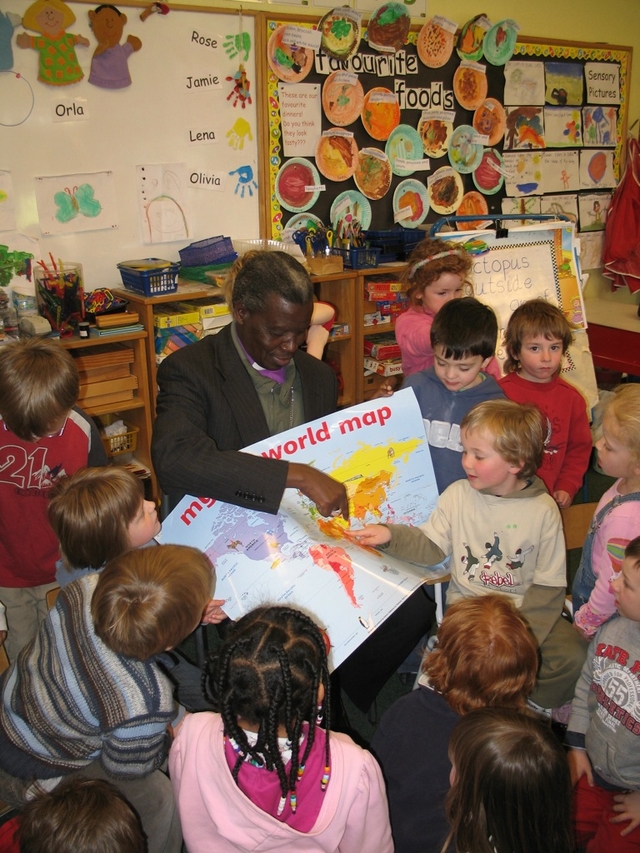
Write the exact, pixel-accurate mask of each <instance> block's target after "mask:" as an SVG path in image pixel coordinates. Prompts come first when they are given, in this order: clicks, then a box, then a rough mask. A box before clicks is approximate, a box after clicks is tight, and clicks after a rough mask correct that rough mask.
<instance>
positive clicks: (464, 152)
mask: <svg viewBox="0 0 640 853" xmlns="http://www.w3.org/2000/svg"><path fill="white" fill-rule="evenodd" d="M475 136H476V132H475V130H474V129H473V128H472V127H471V125H470V124H461V125H460V126H459V127H456V129H455V130H454V131H453V135H452V137H451V142H450V143H449V162H450V163H451V165H452V166H453V168H454V169H455V170H456V172H460V174H461V175H468V174H469V173H470V172H473V170H474V169H476V168H477V167H478V166H479V164H480V160H481V159H482V145H478V144H477V143H476V142H474V141H473V140H474V137H475Z"/></svg>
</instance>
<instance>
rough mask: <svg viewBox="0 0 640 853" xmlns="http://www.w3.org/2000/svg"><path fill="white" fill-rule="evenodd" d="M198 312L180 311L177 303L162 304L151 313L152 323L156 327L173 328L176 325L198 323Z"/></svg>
mask: <svg viewBox="0 0 640 853" xmlns="http://www.w3.org/2000/svg"><path fill="white" fill-rule="evenodd" d="M199 321H200V313H199V312H198V311H196V310H191V311H182V310H181V308H180V307H179V306H177V305H175V306H174V305H163V306H162V308H161V309H159V310H158V311H154V313H153V325H154V326H155V327H156V329H175V328H176V327H177V326H187V325H189V323H198V322H199Z"/></svg>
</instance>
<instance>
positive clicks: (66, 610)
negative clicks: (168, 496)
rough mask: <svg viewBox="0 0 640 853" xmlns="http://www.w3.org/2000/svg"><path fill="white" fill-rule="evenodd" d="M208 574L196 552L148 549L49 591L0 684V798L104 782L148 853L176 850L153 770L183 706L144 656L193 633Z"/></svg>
mask: <svg viewBox="0 0 640 853" xmlns="http://www.w3.org/2000/svg"><path fill="white" fill-rule="evenodd" d="M212 577H213V569H212V566H211V564H210V563H209V560H208V559H207V558H206V557H205V555H204V554H202V552H200V551H198V550H197V549H196V548H189V547H186V546H180V545H160V546H158V547H157V548H142V549H138V550H133V551H127V552H126V553H125V554H121V555H120V556H118V557H115V558H113V559H112V560H110V561H109V562H108V563H107V565H106V566H105V568H104V570H103V571H102V572H100V573H99V574H97V573H93V574H88V575H85V576H84V577H81V578H80V579H79V580H77V581H75V582H74V583H71V584H69V585H68V586H67V587H65V588H64V589H63V590H61V592H60V594H59V596H58V598H57V601H56V603H55V605H54V607H53V608H52V609H51V611H50V612H49V614H48V616H47V618H46V619H45V620H44V622H43V623H42V624H41V626H40V629H39V631H38V634H37V636H36V637H35V638H34V640H33V641H32V642H31V643H30V644H29V645H27V646H26V647H25V648H24V650H23V651H22V653H21V654H20V655H19V656H18V658H17V660H16V661H14V662H13V664H12V665H11V667H10V668H9V670H8V671H7V673H6V674H5V675H4V677H3V680H2V681H1V682H0V798H1V799H2V800H4V801H5V802H7V803H9V804H11V805H14V806H18V807H21V806H22V805H24V803H25V802H26V801H27V800H28V799H29V798H30V794H31V792H32V790H33V785H34V783H38V784H40V783H44V785H45V786H46V787H47V788H48V789H49V790H51V789H53V788H54V787H55V785H56V784H57V783H58V782H59V781H60V779H61V778H64V777H69V776H70V775H71V774H73V773H80V774H81V775H83V776H86V777H87V778H92V779H102V778H105V777H106V778H111V780H112V781H113V782H114V784H115V785H116V786H117V788H118V790H119V791H120V792H121V793H122V794H124V796H125V797H126V798H127V799H128V800H129V802H130V803H131V804H132V806H133V807H134V808H135V810H136V811H137V812H138V814H139V815H140V819H141V821H142V825H143V828H144V831H145V833H146V835H147V838H148V843H149V853H154V852H155V851H157V852H158V853H159V851H163V853H179V851H180V849H181V842H182V836H181V833H180V825H179V820H178V817H177V812H176V809H175V804H174V802H173V797H172V794H171V785H170V783H169V780H168V779H167V777H166V776H165V775H164V774H163V773H162V772H161V770H160V768H161V767H162V766H163V764H164V762H165V759H166V757H167V752H168V749H169V743H170V738H169V734H168V726H170V725H177V723H178V722H180V720H181V719H182V716H183V713H184V709H182V708H179V706H177V705H176V703H175V702H174V699H173V688H172V685H171V683H170V681H169V679H168V677H167V676H166V675H165V674H164V672H163V671H162V669H161V668H160V666H159V665H158V664H157V663H156V661H155V659H154V657H155V655H157V654H158V653H159V652H161V651H163V650H165V649H171V648H173V647H174V646H176V645H177V644H178V643H180V642H182V640H183V639H184V638H185V637H186V636H187V635H188V634H190V633H191V632H192V631H193V630H194V629H195V627H196V625H197V624H198V623H199V622H200V619H201V618H202V615H203V612H204V610H205V607H206V605H207V602H208V601H209V597H210V594H211V584H212ZM43 662H46V665H43ZM24 732H31V733H32V736H31V737H30V738H25V737H24ZM143 777H144V781H143V782H141V781H140V780H141V779H142V778H143ZM40 786H41V785H40Z"/></svg>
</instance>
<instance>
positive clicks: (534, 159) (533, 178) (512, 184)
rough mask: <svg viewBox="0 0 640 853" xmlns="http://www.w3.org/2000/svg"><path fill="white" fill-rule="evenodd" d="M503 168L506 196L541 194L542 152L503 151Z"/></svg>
mask: <svg viewBox="0 0 640 853" xmlns="http://www.w3.org/2000/svg"><path fill="white" fill-rule="evenodd" d="M503 166H504V169H505V172H506V174H507V177H506V179H505V186H506V188H507V195H511V196H521V195H536V194H540V193H541V192H542V187H541V184H542V152H538V151H521V152H518V153H517V154H516V153H510V152H508V151H505V153H504V159H503Z"/></svg>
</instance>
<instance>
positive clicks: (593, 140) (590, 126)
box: [582, 106, 618, 146]
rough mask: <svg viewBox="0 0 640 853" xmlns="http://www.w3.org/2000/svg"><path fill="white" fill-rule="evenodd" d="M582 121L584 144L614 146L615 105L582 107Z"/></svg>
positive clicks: (615, 138)
mask: <svg viewBox="0 0 640 853" xmlns="http://www.w3.org/2000/svg"><path fill="white" fill-rule="evenodd" d="M582 121H583V124H584V144H585V145H594V146H601V145H602V146H607V145H611V146H614V145H615V144H616V142H617V136H616V123H617V121H618V110H617V109H616V108H615V107H601V106H597V107H583V109H582Z"/></svg>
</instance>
